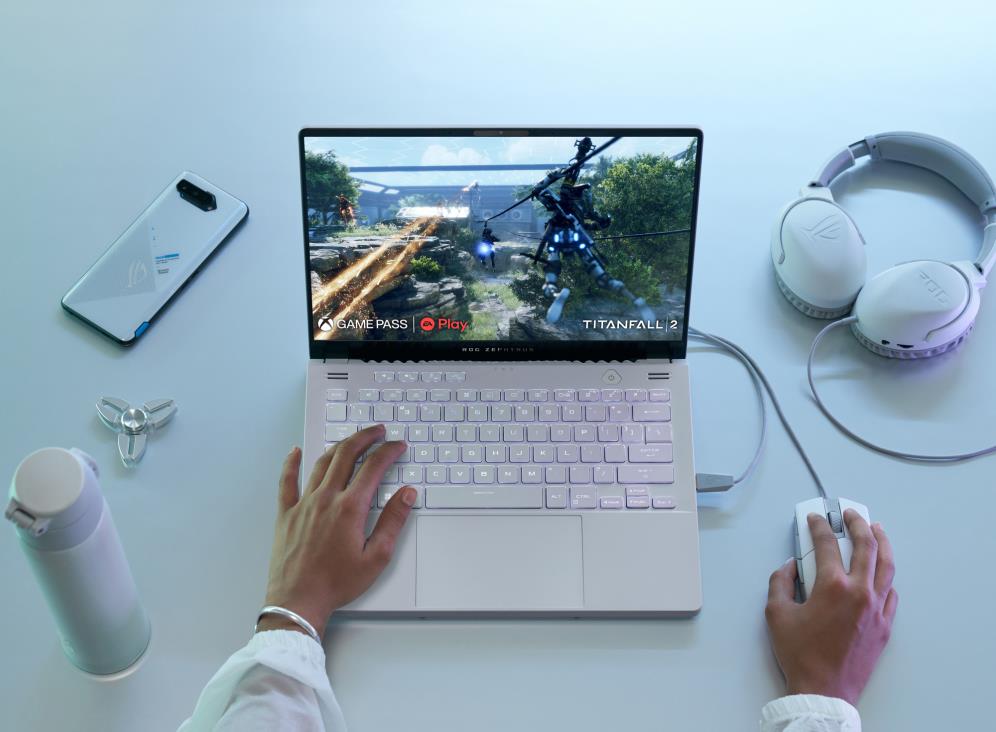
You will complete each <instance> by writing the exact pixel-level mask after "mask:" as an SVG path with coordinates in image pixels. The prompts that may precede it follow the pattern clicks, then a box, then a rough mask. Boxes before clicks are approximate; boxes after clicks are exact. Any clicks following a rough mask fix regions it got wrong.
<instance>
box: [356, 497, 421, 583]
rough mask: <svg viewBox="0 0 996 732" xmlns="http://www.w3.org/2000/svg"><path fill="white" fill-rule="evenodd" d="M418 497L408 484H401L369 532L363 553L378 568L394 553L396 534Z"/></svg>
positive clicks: (396, 541) (385, 564)
mask: <svg viewBox="0 0 996 732" xmlns="http://www.w3.org/2000/svg"><path fill="white" fill-rule="evenodd" d="M417 498H418V491H417V490H415V489H414V488H412V487H411V486H410V485H406V486H403V487H402V488H401V490H399V491H398V492H396V493H395V494H394V495H393V496H391V500H389V501H388V502H387V503H386V504H385V506H384V510H383V511H382V512H381V514H380V518H379V519H377V525H376V526H374V529H373V531H371V532H370V538H369V539H367V544H366V546H365V547H364V549H363V554H364V555H365V556H369V558H370V559H371V560H372V561H373V562H374V564H375V565H377V566H378V567H380V568H384V567H386V566H387V563H388V562H389V561H391V557H392V556H393V554H394V546H395V544H397V543H398V535H399V534H401V529H402V528H404V525H405V521H407V520H408V514H410V513H411V511H412V506H414V505H415V500H416V499H417Z"/></svg>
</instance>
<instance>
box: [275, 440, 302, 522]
mask: <svg viewBox="0 0 996 732" xmlns="http://www.w3.org/2000/svg"><path fill="white" fill-rule="evenodd" d="M300 474H301V448H300V447H292V448H291V451H290V452H289V453H287V457H286V458H285V459H284V466H283V468H282V469H281V471H280V481H279V491H278V494H277V505H278V507H279V509H280V513H284V512H285V511H286V510H287V509H289V508H291V507H292V506H294V504H296V503H297V498H298V491H297V481H298V478H299V477H300Z"/></svg>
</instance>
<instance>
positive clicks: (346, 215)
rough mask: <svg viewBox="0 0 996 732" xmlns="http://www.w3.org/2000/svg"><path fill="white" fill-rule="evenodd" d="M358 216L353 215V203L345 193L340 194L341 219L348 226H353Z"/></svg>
mask: <svg viewBox="0 0 996 732" xmlns="http://www.w3.org/2000/svg"><path fill="white" fill-rule="evenodd" d="M355 219H356V217H355V216H354V215H353V204H352V202H350V200H349V199H348V198H346V194H345V193H340V194H339V220H340V221H341V222H342V223H343V224H345V225H346V226H351V225H352V224H353V221H354V220H355Z"/></svg>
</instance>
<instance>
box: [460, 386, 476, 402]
mask: <svg viewBox="0 0 996 732" xmlns="http://www.w3.org/2000/svg"><path fill="white" fill-rule="evenodd" d="M457 401H458V402H476V401H477V389H457Z"/></svg>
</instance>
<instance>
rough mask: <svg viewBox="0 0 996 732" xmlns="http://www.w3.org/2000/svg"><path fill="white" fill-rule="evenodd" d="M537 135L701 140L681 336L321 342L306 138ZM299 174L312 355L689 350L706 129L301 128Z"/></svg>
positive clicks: (634, 356)
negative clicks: (314, 306)
mask: <svg viewBox="0 0 996 732" xmlns="http://www.w3.org/2000/svg"><path fill="white" fill-rule="evenodd" d="M525 135H536V136H544V137H567V138H571V139H574V138H577V137H583V136H589V137H615V136H617V135H621V136H630V137H632V136H640V137H690V138H694V139H695V140H696V146H695V151H696V152H695V175H694V184H693V191H692V212H691V221H690V228H691V232H690V234H689V241H688V276H687V280H686V282H685V312H684V318H683V321H682V323H683V328H682V334H681V338H680V339H674V340H663V339H662V340H654V339H649V338H648V339H644V340H606V341H596V340H578V341H559V342H545V343H540V342H531V341H443V340H428V339H427V340H424V341H373V340H355V341H354V340H328V341H324V340H316V339H315V336H314V329H313V326H312V323H313V321H312V303H311V264H310V249H311V247H310V244H311V243H310V241H309V236H308V228H309V226H308V198H307V181H306V180H305V166H304V156H305V140H306V139H307V138H314V137H475V136H508V137H518V136H525ZM298 163H299V166H300V178H301V224H302V230H301V231H302V238H303V241H304V248H303V252H304V284H305V292H306V293H307V313H306V314H307V328H308V350H309V353H310V356H311V358H319V359H321V358H328V359H344V358H348V359H362V360H370V361H633V360H639V359H647V358H653V359H675V358H684V357H685V353H686V350H687V347H688V318H689V306H690V303H691V297H692V269H693V262H694V260H695V234H696V229H697V219H698V206H699V191H700V178H701V174H702V130H700V129H698V128H696V127H619V126H616V127H601V126H591V127H446V128H440V127H306V128H304V129H302V130H301V131H300V132H299V133H298Z"/></svg>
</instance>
